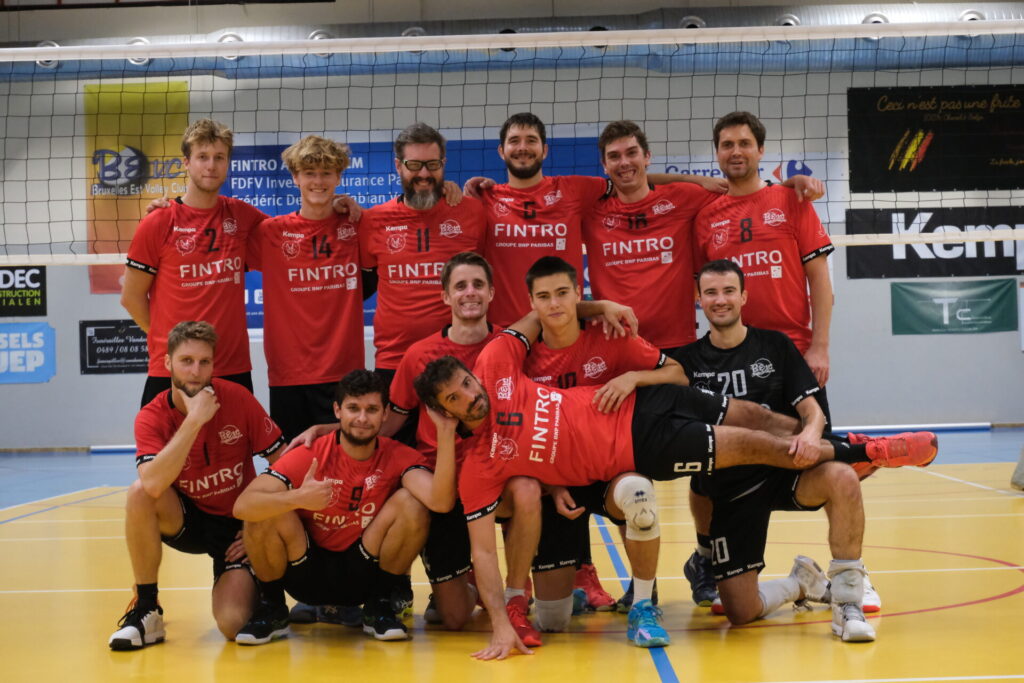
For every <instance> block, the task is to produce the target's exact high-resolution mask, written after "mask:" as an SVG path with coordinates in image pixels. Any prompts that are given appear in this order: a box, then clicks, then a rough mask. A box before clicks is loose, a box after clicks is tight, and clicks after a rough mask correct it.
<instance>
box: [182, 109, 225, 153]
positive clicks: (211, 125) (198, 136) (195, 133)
mask: <svg viewBox="0 0 1024 683" xmlns="http://www.w3.org/2000/svg"><path fill="white" fill-rule="evenodd" d="M215 142H223V143H224V145H225V146H226V147H227V148H228V156H231V149H232V148H233V147H234V145H235V134H234V133H232V132H231V129H230V128H228V127H227V126H225V125H224V124H223V123H221V122H220V121H214V120H213V119H199V120H198V121H193V122H192V123H191V124H190V125H189V127H188V128H186V129H185V134H184V135H182V136H181V153H182V154H183V155H184V156H185V158H186V159H188V158H189V157H191V156H192V145H212V144H213V143H215Z"/></svg>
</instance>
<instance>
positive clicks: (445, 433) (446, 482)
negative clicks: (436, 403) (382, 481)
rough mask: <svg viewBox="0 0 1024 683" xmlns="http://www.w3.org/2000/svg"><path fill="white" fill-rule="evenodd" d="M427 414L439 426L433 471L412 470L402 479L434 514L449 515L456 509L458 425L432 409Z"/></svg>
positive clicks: (455, 421) (406, 486) (456, 421)
mask: <svg viewBox="0 0 1024 683" xmlns="http://www.w3.org/2000/svg"><path fill="white" fill-rule="evenodd" d="M427 413H428V414H429V415H430V419H431V420H433V422H434V424H435V425H436V426H437V461H436V463H435V465H434V472H433V474H431V473H430V472H427V471H426V470H423V469H413V470H409V471H408V472H406V473H405V474H404V475H403V476H402V486H404V487H405V488H407V489H409V493H411V494H412V495H413V496H415V497H416V499H417V500H419V501H420V502H421V503H423V504H424V505H426V506H427V507H428V508H429V509H431V510H433V511H434V512H449V511H451V509H452V508H453V507H455V427H456V426H457V425H458V424H459V422H458V420H456V419H454V418H451V417H448V416H447V415H441V414H439V413H437V412H435V411H433V410H431V409H429V408H428V409H427Z"/></svg>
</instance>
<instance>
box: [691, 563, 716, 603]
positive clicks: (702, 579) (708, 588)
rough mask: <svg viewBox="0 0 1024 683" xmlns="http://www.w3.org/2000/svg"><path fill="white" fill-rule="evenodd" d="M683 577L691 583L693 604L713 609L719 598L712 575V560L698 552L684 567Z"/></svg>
mask: <svg viewBox="0 0 1024 683" xmlns="http://www.w3.org/2000/svg"><path fill="white" fill-rule="evenodd" d="M683 576H685V577H686V580H687V581H689V582H690V592H691V595H692V596H693V602H694V603H695V604H697V605H700V606H701V607H711V603H713V602H714V601H715V598H717V597H718V585H717V584H716V583H715V577H714V575H713V574H712V569H711V558H710V557H703V556H702V555H700V554H699V553H698V552H697V551H696V550H694V551H693V554H692V555H690V558H689V559H688V560H686V564H684V565H683Z"/></svg>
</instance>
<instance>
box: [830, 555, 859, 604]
mask: <svg viewBox="0 0 1024 683" xmlns="http://www.w3.org/2000/svg"><path fill="white" fill-rule="evenodd" d="M827 573H828V578H829V579H831V581H832V602H833V604H840V605H841V604H843V603H853V604H855V605H861V604H863V602H864V577H865V576H866V575H867V572H866V571H865V570H864V562H863V560H860V559H857V560H832V562H830V563H829V565H828V572H827Z"/></svg>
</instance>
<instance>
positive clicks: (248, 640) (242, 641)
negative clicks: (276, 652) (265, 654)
mask: <svg viewBox="0 0 1024 683" xmlns="http://www.w3.org/2000/svg"><path fill="white" fill-rule="evenodd" d="M288 632H289V631H288V627H287V626H285V627H284V628H279V629H274V630H273V631H271V632H270V635H268V636H266V637H264V638H256V637H254V636H252V635H250V634H248V633H239V634H238V635H236V636H235V642H236V643H238V644H239V645H266V644H267V643H269V642H270V641H272V640H277V639H278V638H284V637H285V636H287V635H288Z"/></svg>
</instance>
